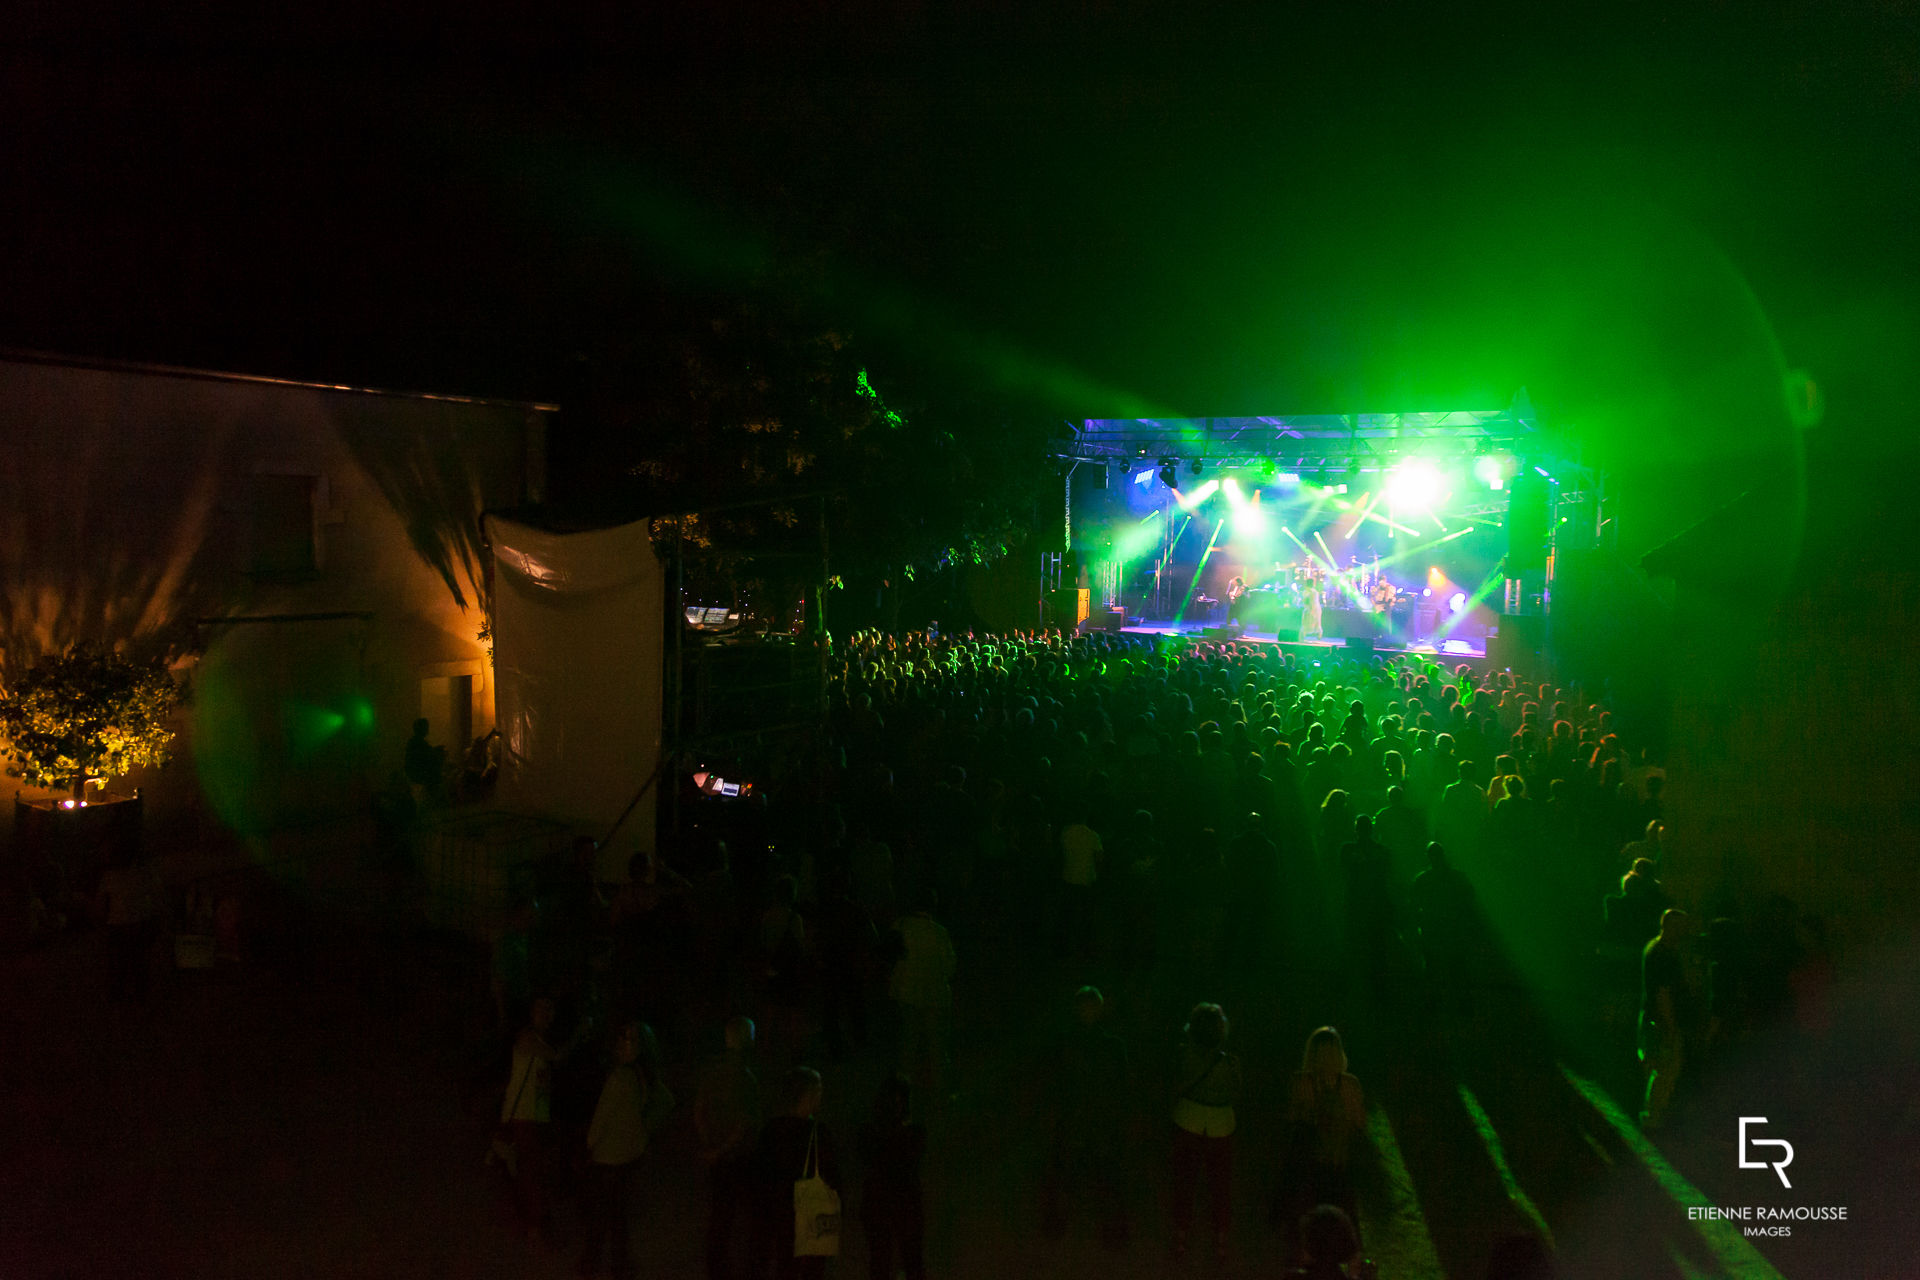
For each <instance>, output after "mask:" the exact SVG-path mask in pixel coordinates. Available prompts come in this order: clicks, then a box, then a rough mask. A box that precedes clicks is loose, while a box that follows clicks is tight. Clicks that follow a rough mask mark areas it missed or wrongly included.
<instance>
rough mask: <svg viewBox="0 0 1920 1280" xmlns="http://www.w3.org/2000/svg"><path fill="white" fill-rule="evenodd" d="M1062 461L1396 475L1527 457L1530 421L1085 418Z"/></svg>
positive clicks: (1514, 416) (1453, 416) (1494, 412)
mask: <svg viewBox="0 0 1920 1280" xmlns="http://www.w3.org/2000/svg"><path fill="white" fill-rule="evenodd" d="M1074 425H1075V427H1076V430H1075V433H1074V438H1073V441H1072V443H1071V445H1070V446H1068V448H1067V449H1066V450H1064V451H1063V452H1062V455H1061V456H1063V457H1073V458H1080V459H1084V460H1087V461H1108V462H1117V463H1121V464H1125V465H1133V466H1144V465H1153V464H1158V463H1159V462H1160V461H1161V460H1163V459H1167V458H1177V459H1180V460H1183V461H1189V462H1191V461H1200V462H1202V463H1204V464H1205V465H1206V466H1208V467H1213V466H1221V467H1233V466H1249V465H1254V464H1260V463H1272V464H1274V465H1275V466H1277V467H1279V468H1280V469H1281V470H1285V471H1301V470H1305V471H1310V472H1325V471H1333V470H1339V471H1343V472H1345V471H1355V472H1360V473H1368V472H1380V471H1388V470H1391V469H1392V468H1393V467H1394V466H1396V465H1397V464H1398V463H1399V462H1400V461H1401V460H1402V459H1404V458H1411V457H1421V458H1428V459H1436V460H1437V459H1445V458H1450V457H1469V456H1471V455H1474V454H1476V453H1479V452H1483V451H1487V450H1494V449H1505V450H1509V451H1512V452H1515V453H1522V454H1524V453H1526V452H1527V451H1528V448H1529V444H1530V442H1531V441H1532V439H1533V436H1534V426H1533V423H1531V422H1530V421H1528V420H1527V419H1526V418H1525V417H1523V416H1522V414H1521V413H1520V412H1519V411H1517V410H1516V409H1481V410H1453V411H1450V412H1445V413H1351V414H1307V415H1294V416H1291V417H1256V418H1088V419H1086V420H1084V421H1083V422H1079V423H1076V424H1074Z"/></svg>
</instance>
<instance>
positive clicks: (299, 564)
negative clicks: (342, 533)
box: [251, 475, 319, 578]
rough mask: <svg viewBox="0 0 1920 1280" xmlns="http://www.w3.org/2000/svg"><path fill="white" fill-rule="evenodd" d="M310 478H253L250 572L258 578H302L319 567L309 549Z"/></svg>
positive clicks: (282, 476) (311, 480) (311, 534)
mask: <svg viewBox="0 0 1920 1280" xmlns="http://www.w3.org/2000/svg"><path fill="white" fill-rule="evenodd" d="M313 487H314V477H313V476H297V475H293V476H290V475H257V476H255V477H254V478H253V539H252V544H251V549H252V565H251V571H252V572H253V573H254V574H255V575H257V576H260V577H268V578H299V577H306V576H309V575H311V574H312V573H314V572H315V570H316V569H317V568H318V567H319V566H318V562H317V561H316V559H315V557H314V548H313Z"/></svg>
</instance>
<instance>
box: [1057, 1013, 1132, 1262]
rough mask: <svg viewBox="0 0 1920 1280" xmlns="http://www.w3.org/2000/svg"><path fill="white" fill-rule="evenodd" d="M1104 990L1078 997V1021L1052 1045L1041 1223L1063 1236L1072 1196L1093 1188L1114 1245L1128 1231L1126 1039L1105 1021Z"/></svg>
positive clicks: (1123, 1240)
mask: <svg viewBox="0 0 1920 1280" xmlns="http://www.w3.org/2000/svg"><path fill="white" fill-rule="evenodd" d="M1106 1012H1107V1006H1106V997H1105V996H1103V995H1102V994H1101V992H1100V988H1098V987H1082V988H1080V989H1079V990H1078V991H1076V992H1075V993H1074V996H1073V1024H1072V1026H1071V1027H1070V1028H1069V1029H1068V1031H1067V1034H1066V1035H1065V1036H1064V1037H1063V1038H1062V1039H1061V1040H1060V1041H1059V1042H1057V1043H1056V1044H1054V1045H1052V1046H1050V1049H1051V1052H1050V1053H1049V1054H1048V1058H1047V1064H1046V1066H1045V1067H1044V1068H1043V1071H1044V1074H1045V1085H1044V1089H1045V1099H1044V1105H1045V1107H1046V1111H1047V1114H1048V1118H1049V1119H1050V1121H1051V1125H1050V1128H1051V1130H1052V1151H1051V1153H1050V1155H1049V1158H1048V1160H1047V1172H1046V1175H1045V1177H1044V1180H1043V1181H1042V1184H1041V1192H1040V1229H1041V1230H1042V1231H1043V1232H1045V1233H1046V1234H1047V1235H1049V1236H1056V1237H1057V1236H1060V1235H1063V1234H1065V1232H1066V1229H1067V1203H1066V1202H1067V1196H1068V1195H1069V1194H1070V1193H1072V1192H1075V1191H1079V1190H1082V1189H1083V1188H1090V1189H1091V1190H1092V1191H1093V1192H1094V1193H1095V1199H1096V1201H1097V1202H1098V1203H1100V1204H1102V1205H1104V1206H1105V1208H1106V1220H1105V1221H1104V1222H1103V1223H1102V1224H1101V1235H1102V1238H1103V1240H1104V1241H1105V1242H1106V1243H1107V1245H1108V1246H1110V1247H1118V1246H1120V1245H1123V1244H1125V1243H1126V1241H1127V1239H1128V1236H1129V1234H1130V1227H1129V1223H1128V1205H1127V1201H1126V1188H1125V1182H1124V1179H1123V1177H1122V1170H1123V1169H1124V1168H1125V1167H1126V1154H1125V1153H1126V1141H1127V1129H1128V1123H1127V1122H1128V1111H1127V1103H1126V1098H1127V1086H1128V1082H1129V1077H1130V1071H1129V1068H1128V1062H1127V1043H1126V1041H1124V1040H1122V1039H1121V1038H1120V1037H1119V1036H1117V1035H1114V1034H1113V1033H1112V1032H1111V1031H1108V1030H1106V1029H1105V1028H1104V1027H1103V1026H1102V1025H1101V1024H1102V1023H1103V1022H1104V1020H1105V1018H1106Z"/></svg>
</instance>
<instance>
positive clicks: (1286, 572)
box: [1253, 561, 1414, 613]
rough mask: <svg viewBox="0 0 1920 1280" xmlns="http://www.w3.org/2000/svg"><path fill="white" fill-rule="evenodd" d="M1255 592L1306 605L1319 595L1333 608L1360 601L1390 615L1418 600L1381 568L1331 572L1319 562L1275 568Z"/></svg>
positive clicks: (1365, 606) (1363, 567)
mask: <svg viewBox="0 0 1920 1280" xmlns="http://www.w3.org/2000/svg"><path fill="white" fill-rule="evenodd" d="M1253 590H1255V591H1275V592H1279V593H1280V594H1281V595H1283V596H1285V597H1286V598H1287V602H1288V603H1289V604H1295V605H1300V604H1305V603H1306V601H1307V599H1308V597H1310V596H1319V597H1320V599H1321V600H1322V601H1323V602H1324V603H1325V604H1327V605H1329V606H1331V607H1333V608H1341V607H1343V606H1345V605H1347V604H1349V603H1351V602H1356V601H1357V602H1361V607H1363V608H1366V609H1368V610H1369V611H1371V612H1374V613H1390V612H1392V611H1393V610H1395V609H1397V608H1399V607H1400V606H1402V605H1405V604H1408V603H1410V602H1411V601H1412V600H1413V599H1414V596H1413V593H1412V592H1410V591H1402V590H1400V588H1399V587H1397V586H1395V585H1394V584H1393V582H1392V581H1390V580H1389V579H1388V578H1387V576H1386V575H1385V574H1384V573H1381V572H1380V570H1379V568H1378V566H1377V565H1376V566H1375V567H1374V568H1372V569H1371V570H1369V569H1368V568H1367V566H1365V565H1361V564H1355V565H1354V566H1353V567H1352V568H1350V569H1346V570H1334V571H1331V572H1330V571H1329V570H1328V569H1327V567H1326V566H1325V565H1323V564H1321V563H1319V562H1318V561H1308V562H1306V563H1304V564H1285V563H1283V564H1278V565H1275V566H1274V574H1273V577H1272V578H1271V579H1270V580H1268V581H1267V582H1266V583H1264V584H1262V585H1260V586H1258V587H1254V588H1253Z"/></svg>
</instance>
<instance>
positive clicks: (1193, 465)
mask: <svg viewBox="0 0 1920 1280" xmlns="http://www.w3.org/2000/svg"><path fill="white" fill-rule="evenodd" d="M1203 466H1205V464H1204V463H1202V462H1201V461H1200V459H1198V458H1194V459H1192V460H1191V461H1189V462H1188V463H1187V470H1189V471H1191V472H1193V474H1195V475H1199V474H1200V471H1201V468H1202V467H1203ZM1540 474H1541V475H1545V474H1546V472H1544V471H1542V472H1541V473H1540Z"/></svg>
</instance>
